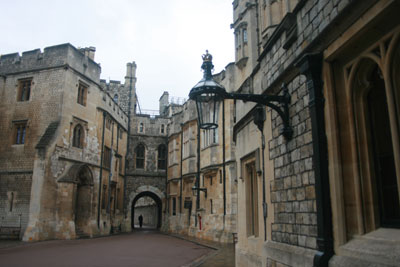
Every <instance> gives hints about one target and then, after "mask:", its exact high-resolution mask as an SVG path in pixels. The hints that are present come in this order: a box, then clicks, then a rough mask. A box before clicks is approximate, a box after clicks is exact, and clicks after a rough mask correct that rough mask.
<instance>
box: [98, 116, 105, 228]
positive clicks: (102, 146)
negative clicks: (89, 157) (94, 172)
mask: <svg viewBox="0 0 400 267" xmlns="http://www.w3.org/2000/svg"><path fill="white" fill-rule="evenodd" d="M105 124H106V112H105V111H103V126H102V127H103V129H102V133H101V153H100V174H99V196H98V198H97V199H98V201H97V202H98V203H97V227H98V228H100V213H101V188H102V186H103V184H102V180H103V177H102V176H103V153H104V127H105Z"/></svg>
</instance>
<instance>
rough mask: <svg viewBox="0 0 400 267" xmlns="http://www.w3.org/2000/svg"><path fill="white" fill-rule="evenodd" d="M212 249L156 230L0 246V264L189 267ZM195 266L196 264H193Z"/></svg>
mask: <svg viewBox="0 0 400 267" xmlns="http://www.w3.org/2000/svg"><path fill="white" fill-rule="evenodd" d="M213 253H215V250H213V249H211V248H208V247H204V246H201V245H198V244H195V243H193V242H189V241H186V240H183V239H179V238H175V237H172V236H168V235H164V234H161V233H159V232H157V231H146V230H142V231H135V232H133V233H130V234H123V235H116V236H109V237H102V238H94V239H80V240H68V241H61V240H57V241H45V242H37V243H21V242H16V243H15V245H14V244H13V243H12V242H11V243H10V244H4V243H3V246H0V266H7V267H13V266H24V267H25V266H30V267H35V266H41V267H47V266H51V267H57V266H82V267H89V266H96V267H102V266H104V267H105V266H107V267H109V266H112V267H119V266H121V267H122V266H138V267H145V266H149V267H150V266H168V267H172V266H191V263H192V262H201V261H202V258H206V257H207V255H208V256H210V255H211V254H213ZM195 265H196V264H195Z"/></svg>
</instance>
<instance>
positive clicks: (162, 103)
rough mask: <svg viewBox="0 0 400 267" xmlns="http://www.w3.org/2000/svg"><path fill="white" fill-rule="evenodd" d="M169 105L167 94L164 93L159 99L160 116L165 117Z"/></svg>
mask: <svg viewBox="0 0 400 267" xmlns="http://www.w3.org/2000/svg"><path fill="white" fill-rule="evenodd" d="M168 105H169V93H168V92H167V91H164V93H163V94H162V96H161V97H160V107H159V108H160V110H159V112H160V115H161V116H165V115H166V113H167V108H168Z"/></svg>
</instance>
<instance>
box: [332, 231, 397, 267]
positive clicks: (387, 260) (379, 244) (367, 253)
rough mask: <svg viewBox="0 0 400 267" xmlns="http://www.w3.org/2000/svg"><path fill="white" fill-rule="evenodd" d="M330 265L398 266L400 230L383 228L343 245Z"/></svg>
mask: <svg viewBox="0 0 400 267" xmlns="http://www.w3.org/2000/svg"><path fill="white" fill-rule="evenodd" d="M336 254H337V255H335V256H334V257H333V259H332V260H331V262H330V266H396V265H398V264H399V262H400V230H399V229H389V228H381V229H378V230H376V231H373V232H371V233H368V234H366V235H363V236H360V237H356V238H354V239H352V240H350V241H349V242H347V243H346V244H344V245H343V246H341V247H339V249H338V251H337V253H336Z"/></svg>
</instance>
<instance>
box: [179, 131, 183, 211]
mask: <svg viewBox="0 0 400 267" xmlns="http://www.w3.org/2000/svg"><path fill="white" fill-rule="evenodd" d="M182 162H183V123H181V183H180V186H181V188H180V197H181V201H180V203H179V213H180V214H182V201H183V199H182V191H183V173H182V169H183V167H182Z"/></svg>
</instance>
